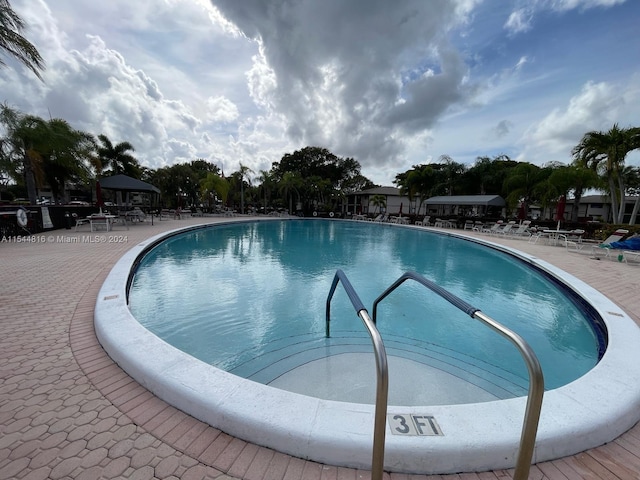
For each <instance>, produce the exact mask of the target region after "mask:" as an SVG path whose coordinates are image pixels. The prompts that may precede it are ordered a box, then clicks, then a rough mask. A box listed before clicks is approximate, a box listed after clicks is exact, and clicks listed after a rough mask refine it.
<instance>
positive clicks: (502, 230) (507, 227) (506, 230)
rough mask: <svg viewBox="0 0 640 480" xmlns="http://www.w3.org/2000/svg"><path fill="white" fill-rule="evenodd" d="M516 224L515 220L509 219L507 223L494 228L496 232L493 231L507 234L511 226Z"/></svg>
mask: <svg viewBox="0 0 640 480" xmlns="http://www.w3.org/2000/svg"><path fill="white" fill-rule="evenodd" d="M515 226H516V222H515V220H511V221H510V222H509V223H507V224H506V225H505V226H504V227H502V228H500V229H498V230H496V232H495V233H494V235H508V234H509V233H511V230H513V228H514V227H515Z"/></svg>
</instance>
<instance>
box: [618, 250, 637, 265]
mask: <svg viewBox="0 0 640 480" xmlns="http://www.w3.org/2000/svg"><path fill="white" fill-rule="evenodd" d="M622 258H623V259H624V263H627V264H628V263H629V260H633V261H635V262H640V251H637V250H623V251H622Z"/></svg>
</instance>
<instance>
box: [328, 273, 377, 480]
mask: <svg viewBox="0 0 640 480" xmlns="http://www.w3.org/2000/svg"><path fill="white" fill-rule="evenodd" d="M339 281H341V282H342V285H343V286H344V289H345V291H346V292H347V295H348V296H349V300H351V304H352V305H353V308H355V310H356V313H357V315H358V316H359V317H360V318H361V319H362V322H363V323H364V326H365V327H366V329H367V331H368V332H369V336H370V337H371V341H372V342H373V350H374V352H375V356H376V371H377V384H376V411H375V417H374V418H375V420H374V427H373V454H372V460H371V479H372V480H382V474H383V468H384V440H385V428H386V423H387V420H386V416H387V399H388V393H389V368H388V365H387V353H386V351H385V348H384V344H383V343H382V337H381V336H380V332H378V329H377V328H376V326H375V323H374V322H373V321H372V320H371V317H370V316H369V312H367V309H366V308H364V304H363V303H362V301H361V300H360V297H358V294H357V293H356V291H355V289H354V288H353V286H352V285H351V283H350V282H349V280H348V279H347V276H346V275H345V274H344V272H343V271H342V270H340V269H338V270H337V271H336V274H335V276H334V277H333V283H332V284H331V290H330V291H329V296H328V297H327V309H326V336H327V338H329V337H330V336H331V335H330V333H331V332H330V323H331V298H332V297H333V294H334V292H335V291H336V287H337V286H338V282H339Z"/></svg>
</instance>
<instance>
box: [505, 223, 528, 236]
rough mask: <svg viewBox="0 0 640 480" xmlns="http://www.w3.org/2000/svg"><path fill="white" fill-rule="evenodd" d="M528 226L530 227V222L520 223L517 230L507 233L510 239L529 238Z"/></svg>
mask: <svg viewBox="0 0 640 480" xmlns="http://www.w3.org/2000/svg"><path fill="white" fill-rule="evenodd" d="M529 225H531V220H525V221H524V222H522V223H521V224H520V225H519V226H518V228H517V229H515V230H513V231H511V232H509V235H510V236H512V237H526V238H529V237H531V232H530V231H529Z"/></svg>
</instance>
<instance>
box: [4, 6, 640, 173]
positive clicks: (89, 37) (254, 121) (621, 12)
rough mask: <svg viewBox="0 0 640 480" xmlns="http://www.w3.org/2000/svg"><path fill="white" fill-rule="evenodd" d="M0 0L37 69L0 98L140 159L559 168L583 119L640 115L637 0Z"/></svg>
mask: <svg viewBox="0 0 640 480" xmlns="http://www.w3.org/2000/svg"><path fill="white" fill-rule="evenodd" d="M11 4H12V6H13V8H14V9H15V10H16V11H17V12H18V13H19V14H20V15H21V16H22V18H23V19H24V20H25V21H26V22H27V24H28V25H29V29H28V31H27V32H26V36H27V38H28V39H29V40H30V41H31V42H32V43H34V44H35V45H36V47H37V48H38V50H39V51H40V53H41V54H42V56H43V57H44V59H45V61H46V63H47V70H46V72H45V73H44V75H43V77H44V82H41V81H39V80H38V79H37V78H36V77H35V76H34V75H33V74H32V73H30V72H29V71H28V70H26V69H24V68H23V67H21V66H19V65H17V64H15V63H13V62H11V61H8V64H9V66H10V68H3V69H1V70H0V101H3V102H6V103H7V104H9V105H10V106H13V107H16V108H18V109H19V110H21V111H22V112H24V113H30V114H35V115H39V116H41V117H43V118H49V116H52V117H59V118H64V119H65V120H67V121H68V122H69V123H70V124H71V125H72V126H73V127H75V128H77V129H80V130H84V131H87V132H90V133H93V134H95V135H97V134H99V133H104V134H106V135H107V136H108V137H109V138H110V139H111V140H112V141H113V142H114V143H117V142H121V141H124V140H126V141H129V142H131V143H132V144H133V145H134V147H135V148H136V156H137V157H138V159H139V160H140V161H141V163H142V164H144V165H146V166H148V167H151V168H159V167H162V166H167V165H172V164H174V163H178V162H185V161H191V160H194V159H196V158H204V159H207V160H209V161H212V162H214V163H216V164H217V165H218V166H220V167H222V168H223V170H224V171H225V173H231V172H233V171H235V170H238V168H239V163H240V162H242V164H243V165H246V166H248V167H250V168H251V169H252V170H253V171H254V172H256V174H258V173H259V171H260V170H268V169H269V168H270V167H271V163H272V162H274V161H278V160H279V159H280V158H281V157H282V155H283V154H284V153H291V152H293V151H294V150H297V149H300V148H303V147H305V146H308V145H314V146H322V147H325V148H328V149H329V150H331V151H332V152H333V153H335V154H336V155H339V156H344V157H353V158H355V159H356V160H358V161H359V162H360V164H361V165H362V172H363V174H364V175H366V176H367V177H369V178H370V179H371V180H373V181H374V182H376V183H379V184H382V185H391V182H392V180H393V179H394V178H395V175H396V174H397V173H399V172H403V171H405V170H407V169H409V168H411V166H412V165H415V164H421V163H429V162H436V161H438V158H439V157H440V156H441V155H449V156H451V157H452V158H453V159H454V160H455V161H457V162H463V163H468V164H472V163H473V162H474V161H475V159H476V157H478V156H490V157H493V156H495V155H499V154H507V155H509V156H510V157H511V158H513V159H516V160H521V161H529V162H532V163H536V164H539V165H542V164H544V163H546V162H549V161H560V162H566V163H568V162H569V161H570V160H571V157H570V151H571V148H572V147H573V146H574V145H576V144H577V143H578V142H579V140H580V138H581V137H582V135H583V134H584V133H586V132H587V131H591V130H608V129H609V128H611V126H612V125H613V124H614V123H616V122H617V123H618V124H619V125H620V126H621V127H629V126H640V108H639V107H640V35H638V34H637V26H638V23H639V21H640V2H639V1H637V0H626V1H625V0H509V1H507V0H504V1H494V0H484V1H482V0H428V1H427V0H395V1H393V2H390V1H385V0H268V1H266V0H136V1H131V0H110V1H108V2H93V1H92V2H89V1H86V0H11ZM628 162H629V163H630V164H636V165H640V156H639V155H636V154H634V155H632V156H630V157H629V159H628Z"/></svg>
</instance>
